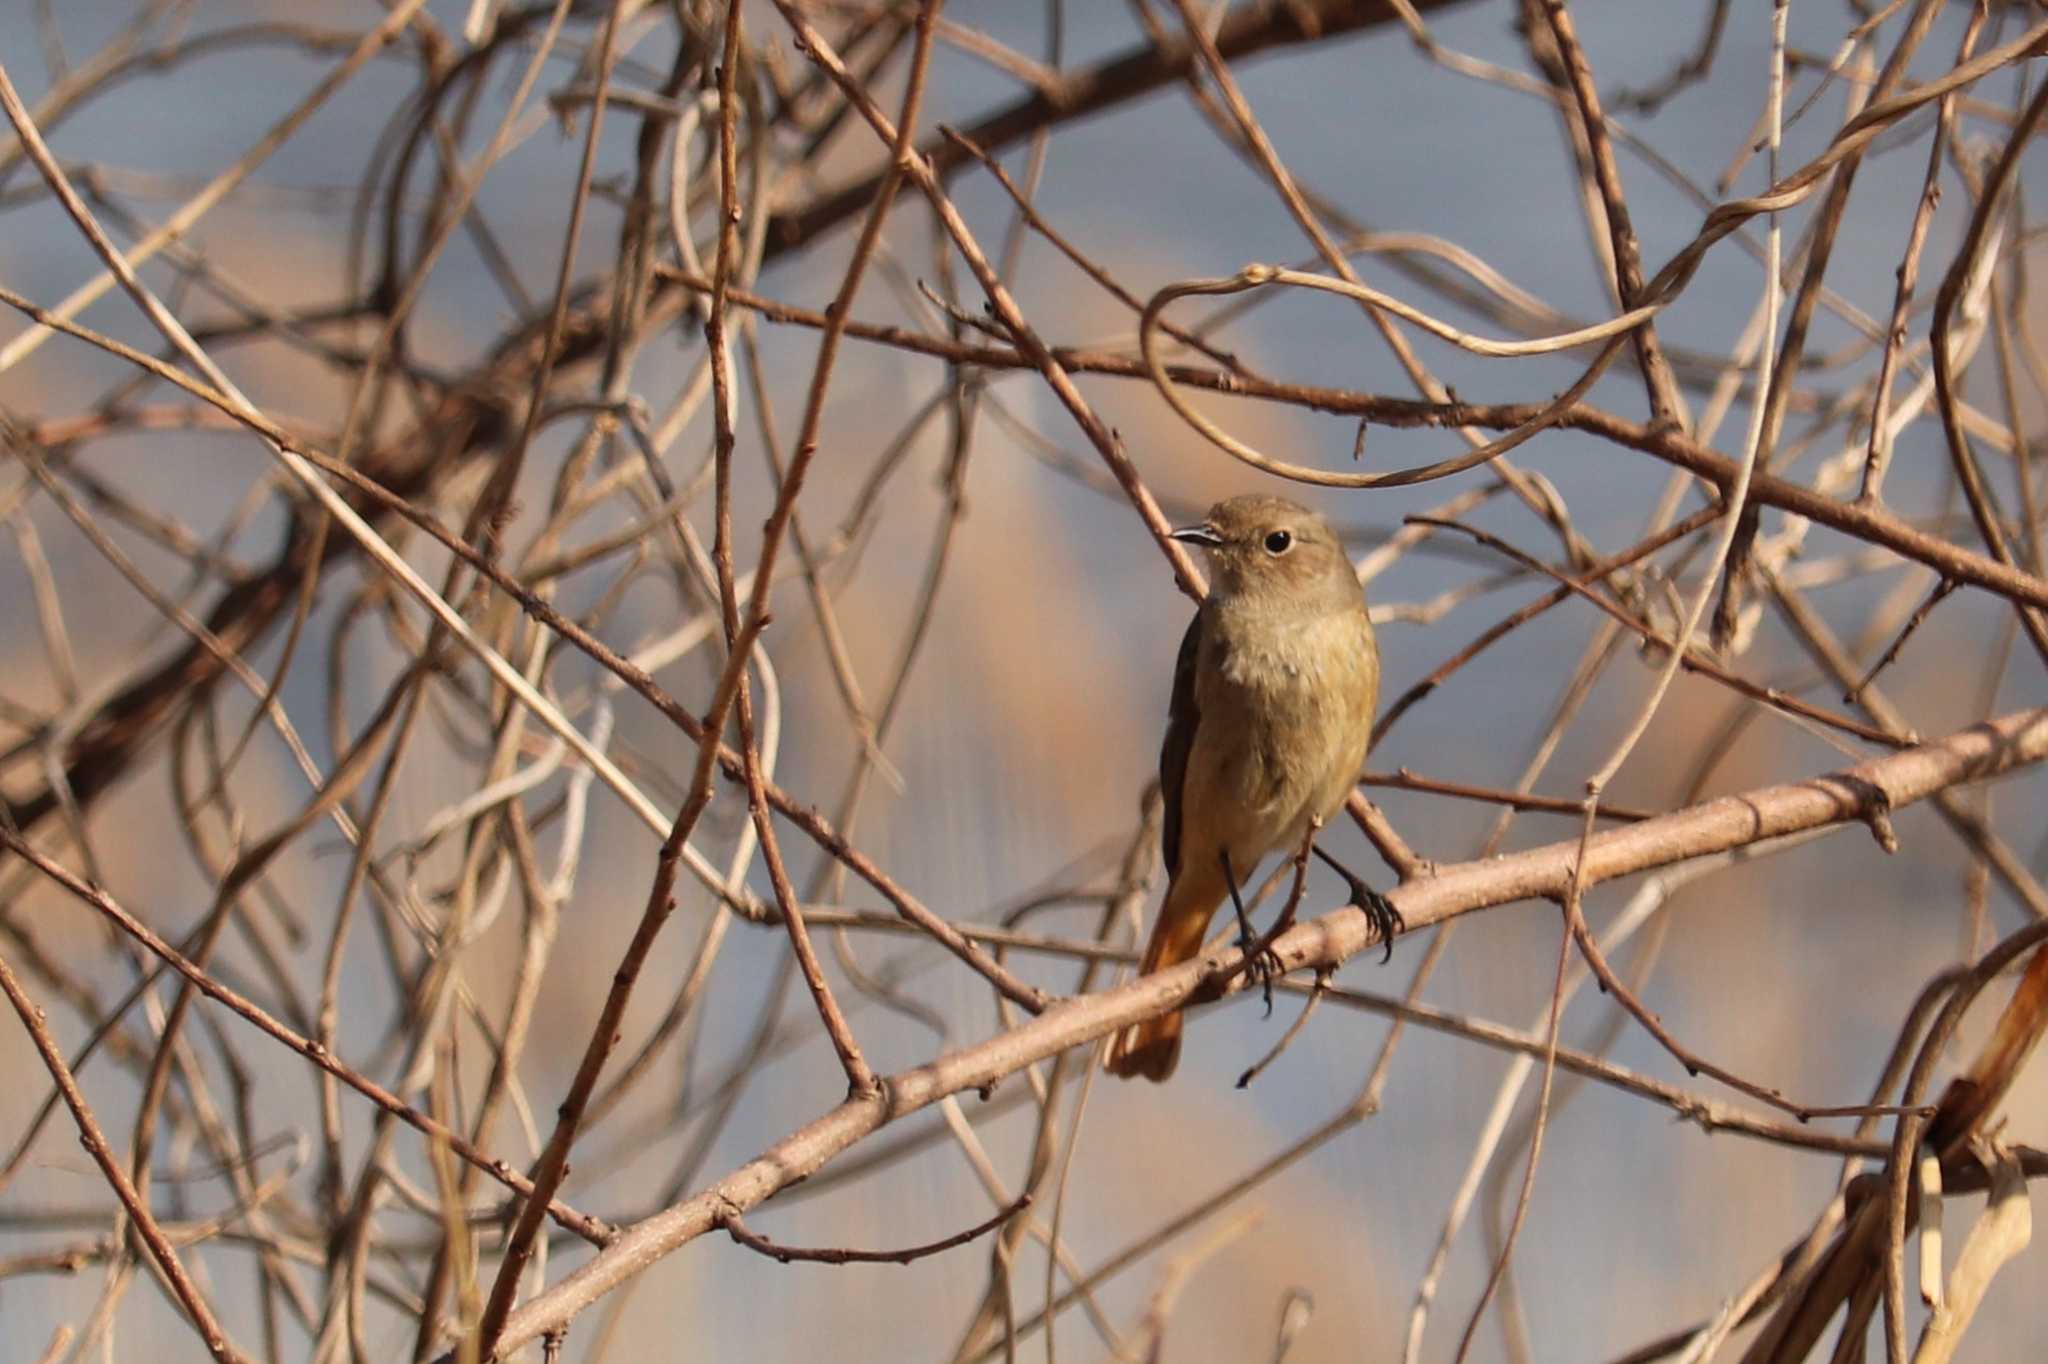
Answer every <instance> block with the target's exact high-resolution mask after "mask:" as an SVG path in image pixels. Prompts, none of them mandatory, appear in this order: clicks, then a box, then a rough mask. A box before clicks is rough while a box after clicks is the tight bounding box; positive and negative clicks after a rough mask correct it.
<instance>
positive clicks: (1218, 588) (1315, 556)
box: [1173, 493, 1359, 604]
mask: <svg viewBox="0 0 2048 1364" xmlns="http://www.w3.org/2000/svg"><path fill="white" fill-rule="evenodd" d="M1173 538H1174V539H1176V540H1179V541H1181V542H1183V543H1184V544H1190V545H1195V546H1198V547H1199V548H1200V549H1201V550H1202V552H1203V554H1204V555H1205V556H1206V557H1207V558H1208V561H1209V568H1210V571H1211V573H1212V574H1213V575H1214V579H1215V581H1214V582H1213V583H1212V584H1211V588H1212V590H1213V591H1214V592H1216V593H1218V594H1220V595H1221V596H1223V597H1225V598H1231V597H1274V598H1277V599H1282V600H1302V601H1314V602H1318V603H1319V604H1320V599H1322V598H1324V597H1326V596H1327V597H1329V598H1331V599H1333V600H1334V601H1339V602H1348V601H1355V600H1356V599H1357V598H1358V595H1359V590H1358V578H1357V575H1356V574H1355V573H1354V572H1353V571H1352V568H1351V561H1350V560H1349V559H1348V558H1346V557H1345V555H1344V547H1343V546H1342V545H1340V544H1339V543H1338V542H1337V536H1336V533H1335V532H1334V531H1332V530H1331V529H1330V523H1329V522H1327V521H1325V520H1323V518H1322V517H1321V516H1318V515H1317V514H1316V513H1315V512H1312V511H1310V510H1309V509H1308V508H1307V507H1304V506H1302V505H1301V504H1300V503H1298V502H1290V501H1289V500H1287V499H1286V498H1284V497H1269V496H1266V495H1265V494H1262V493H1250V494H1246V495H1245V496H1242V497H1233V498H1229V499H1226V500H1225V501H1222V502H1218V503H1217V504H1216V505H1215V506H1213V507H1211V508H1209V514H1208V515H1207V516H1205V517H1203V518H1202V521H1201V524H1199V525H1194V526H1183V527H1181V528H1180V529H1179V530H1176V531H1174V532H1173Z"/></svg>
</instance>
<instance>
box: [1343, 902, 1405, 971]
mask: <svg viewBox="0 0 2048 1364" xmlns="http://www.w3.org/2000/svg"><path fill="white" fill-rule="evenodd" d="M1351 903H1352V904H1354V905H1356V906H1357V907H1358V908H1360V909H1362V910H1364V911H1365V917H1366V918H1367V919H1369V920H1371V921H1372V931H1373V932H1374V933H1375V934H1377V935H1378V936H1379V940H1380V944H1381V945H1382V946H1383V947H1385V948H1386V953H1385V955H1383V956H1382V957H1381V958H1380V962H1381V964H1382V965H1384V964H1385V963H1387V962H1390V961H1392V960H1393V959H1394V935H1395V934H1397V933H1400V932H1402V931H1403V930H1404V929H1406V928H1407V927H1408V925H1407V924H1406V923H1405V922H1403V920H1402V918H1401V911H1400V910H1398V909H1395V908H1394V902H1393V901H1392V900H1389V899H1388V898H1387V897H1386V896H1384V895H1382V894H1380V893H1379V892H1378V891H1376V890H1374V889H1373V888H1372V887H1371V886H1368V885H1367V884H1365V882H1363V881H1353V882H1352V883H1351Z"/></svg>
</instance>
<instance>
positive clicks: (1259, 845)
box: [1106, 494, 1400, 1081]
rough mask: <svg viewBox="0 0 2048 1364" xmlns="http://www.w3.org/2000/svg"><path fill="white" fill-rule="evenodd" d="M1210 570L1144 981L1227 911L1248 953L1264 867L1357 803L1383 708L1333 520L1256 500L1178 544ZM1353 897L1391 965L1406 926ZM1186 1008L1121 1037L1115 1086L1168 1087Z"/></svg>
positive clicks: (1171, 730) (1186, 651)
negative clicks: (1253, 885) (1162, 891)
mask: <svg viewBox="0 0 2048 1364" xmlns="http://www.w3.org/2000/svg"><path fill="white" fill-rule="evenodd" d="M1171 535H1172V538H1173V539H1175V540H1179V541H1181V542H1183V543H1185V544H1190V545H1194V546H1196V547H1198V548H1199V549H1200V550H1201V551H1202V552H1203V555H1204V557H1205V559H1206V560H1207V562H1208V565H1209V570H1210V575H1211V582H1210V587H1209V595H1208V596H1207V598H1205V599H1204V600H1203V602H1202V604H1201V606H1200V607H1199V608H1198V609H1197V610H1196V612H1195V618H1194V620H1192V621H1191V622H1189V624H1188V628H1187V633H1186V635H1185V636H1183V637H1182V639H1181V643H1180V654H1179V657H1178V659H1177V660H1176V662H1175V664H1174V670H1173V692H1172V698H1171V700H1170V701H1169V702H1168V705H1167V720H1166V737H1165V739H1164V740H1163V741H1162V743H1161V744H1160V749H1159V783H1160V791H1161V796H1162V799H1163V804H1164V820H1163V824H1162V829H1161V844H1162V849H1161V850H1162V852H1163V853H1164V859H1165V863H1166V874H1167V887H1166V899H1165V901H1164V903H1163V904H1162V905H1161V906H1160V910H1159V918H1158V921H1157V922H1156V923H1155V924H1154V925H1153V928H1152V936H1151V938H1150V940H1149V941H1148V942H1147V943H1146V945H1145V955H1144V957H1143V959H1142V962H1141V964H1140V965H1139V968H1138V971H1139V974H1140V975H1148V974H1150V973H1152V972H1154V971H1159V970H1163V969H1165V968H1167V967H1169V966H1173V965H1175V964H1177V963H1179V962H1183V961H1186V960H1188V959H1189V958H1191V957H1193V956H1195V955H1197V954H1198V953H1200V951H1201V950H1202V941H1203V939H1204V938H1205V937H1206V936H1207V935H1208V931H1209V922H1210V920H1211V919H1212V918H1214V917H1215V913H1216V910H1217V909H1218V908H1219V907H1220V906H1221V905H1222V903H1223V901H1224V900H1225V899H1226V898H1228V899H1230V900H1231V902H1232V904H1233V905H1235V906H1237V907H1238V913H1239V919H1240V929H1241V932H1242V933H1243V934H1244V938H1243V939H1242V940H1241V945H1243V946H1245V948H1246V950H1247V951H1254V950H1255V949H1256V946H1257V944H1255V943H1253V942H1251V941H1250V936H1251V935H1250V927H1249V924H1248V923H1247V922H1246V921H1245V920H1244V918H1243V909H1242V903H1241V899H1240V897H1239V895H1238V891H1239V888H1240V887H1241V886H1242V885H1243V884H1244V878H1246V877H1248V876H1249V875H1250V874H1251V873H1252V871H1253V870H1254V869H1255V868H1256V867H1257V866H1258V864H1259V862H1260V861H1261V860H1262V859H1264V858H1265V857H1266V855H1267V854H1269V853H1271V852H1273V851H1274V850H1276V849H1282V848H1285V849H1289V850H1294V851H1298V850H1300V849H1301V848H1302V847H1303V846H1304V844H1305V843H1306V842H1307V841H1308V840H1309V839H1310V838H1311V837H1312V836H1313V833H1314V831H1315V830H1316V829H1318V828H1320V827H1321V826H1322V823H1323V821H1325V820H1327V819H1328V818H1329V817H1330V816H1331V815H1333V814H1334V813H1336V810H1337V807H1338V806H1340V805H1342V804H1343V803H1344V801H1345V798H1346V797H1347V796H1349V794H1350V792H1351V788H1352V786H1353V785H1354V783H1356V781H1357V780H1358V777H1359V774H1360V772H1361V771H1362V770H1363V768H1364V766H1365V754H1366V749H1367V747H1368V745H1369V744H1370V742H1371V739H1372V724H1373V712H1374V710H1375V708H1376V707H1377V705H1378V702H1379V686H1380V660H1379V646H1378V643H1377V641H1376V640H1375V639H1374V637H1373V629H1372V621H1371V619H1370V618H1369V617H1368V616H1367V614H1366V602H1365V591H1364V589H1363V588H1362V587H1361V586H1360V585H1359V582H1358V575H1357V573H1356V572H1355V571H1354V570H1353V569H1352V566H1351V561H1350V560H1349V559H1348V558H1347V557H1346V556H1345V554H1344V548H1343V546H1342V545H1341V544H1340V543H1339V541H1338V539H1337V536H1336V533H1335V532H1334V531H1332V530H1331V529H1330V524H1329V522H1327V521H1325V520H1324V519H1323V518H1322V517H1321V516H1319V515H1317V514H1316V513H1315V512H1314V511H1311V510H1310V509H1309V508H1307V507H1304V506H1302V505H1301V504H1300V503H1298V502H1293V501H1290V500H1288V499H1287V498H1284V497H1274V496H1267V495H1263V494H1248V495H1244V496H1239V497H1232V498H1228V499H1226V500H1225V501H1222V502H1218V503H1217V504H1216V505H1215V506H1213V507H1211V508H1210V509H1209V512H1208V515H1207V516H1205V517H1204V518H1203V519H1202V521H1201V522H1200V523H1199V524H1197V525H1192V526H1184V527H1182V528H1180V529H1178V530H1175V531H1173V532H1171ZM1315 851H1316V853H1317V855H1318V856H1320V857H1322V858H1323V860H1324V861H1326V862H1329V863H1330V865H1331V866H1333V867H1335V868H1336V869H1337V871H1338V873H1339V874H1340V875H1342V876H1344V877H1345V879H1346V880H1347V881H1348V882H1349V883H1350V885H1351V890H1352V901H1353V903H1355V904H1358V905H1360V906H1361V907H1362V908H1364V909H1365V910H1366V911H1367V912H1368V913H1369V914H1370V915H1372V917H1373V921H1374V924H1375V926H1376V928H1377V929H1378V931H1379V936H1380V938H1381V940H1382V941H1383V942H1385V943H1387V944H1388V948H1387V950H1388V952H1389V953H1391V952H1392V939H1393V935H1394V933H1395V932H1396V931H1398V929H1399V927H1400V916H1399V915H1398V914H1397V913H1396V912H1395V910H1394V908H1393V906H1392V905H1390V904H1389V903H1388V902H1387V901H1386V899H1385V898H1384V897H1382V896H1379V895H1377V894H1375V893H1374V892H1372V891H1371V890H1370V889H1368V888H1367V887H1366V886H1365V884H1364V882H1363V881H1361V880H1360V879H1359V878H1357V877H1356V876H1353V875H1352V874H1351V873H1350V872H1349V871H1346V870H1345V869H1344V868H1343V867H1341V866H1339V865H1338V864H1337V863H1336V862H1334V861H1332V860H1331V859H1330V858H1329V856H1328V855H1327V854H1325V853H1323V852H1322V850H1321V849H1320V848H1318V849H1316V850H1315ZM1181 1026H1182V1015H1181V1013H1180V1011H1179V1010H1175V1011H1174V1012H1172V1013H1168V1014H1164V1015H1162V1016H1160V1017H1158V1018H1151V1019H1146V1020H1145V1021H1143V1022H1141V1023H1135V1024H1132V1025H1130V1026H1129V1027H1127V1028H1125V1029H1124V1030H1123V1031H1122V1032H1120V1033H1119V1034H1118V1035H1117V1038H1116V1040H1115V1042H1114V1043H1112V1044H1111V1047H1110V1051H1109V1056H1108V1060H1107V1062H1106V1064H1107V1068H1108V1069H1109V1071H1110V1073H1112V1074H1114V1075H1118V1076H1122V1077H1125V1078H1129V1077H1133V1076H1139V1075H1142V1076H1144V1077H1145V1078H1146V1079H1149V1080H1153V1081H1164V1080H1165V1079H1167V1077H1169V1076H1170V1075H1172V1074H1173V1071H1174V1067H1175V1066H1176V1065H1177V1064H1178V1063H1179V1061H1180V1050H1181Z"/></svg>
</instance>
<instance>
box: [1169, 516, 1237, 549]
mask: <svg viewBox="0 0 2048 1364" xmlns="http://www.w3.org/2000/svg"><path fill="white" fill-rule="evenodd" d="M1166 538H1167V539H1169V540H1179V541H1181V542H1182V543H1184V544H1190V545H1200V546H1201V547H1202V548H1203V549H1218V548H1221V547H1222V544H1223V537H1222V536H1220V535H1218V534H1217V533H1216V531H1215V529H1214V528H1213V527H1211V526H1210V525H1209V524H1208V523H1207V522H1206V521H1205V522H1203V523H1202V524H1201V525H1199V526H1182V527H1181V528H1180V529H1179V530H1176V531H1169V532H1167V537H1166Z"/></svg>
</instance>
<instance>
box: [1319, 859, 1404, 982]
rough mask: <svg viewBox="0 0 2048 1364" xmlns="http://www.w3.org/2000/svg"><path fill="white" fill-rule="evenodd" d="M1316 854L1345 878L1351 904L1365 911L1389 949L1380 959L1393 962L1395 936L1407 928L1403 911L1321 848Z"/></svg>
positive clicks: (1374, 930) (1375, 930)
mask: <svg viewBox="0 0 2048 1364" xmlns="http://www.w3.org/2000/svg"><path fill="white" fill-rule="evenodd" d="M1315 854H1316V856H1317V857H1320V858H1322V859H1323V862H1324V864H1325V865H1327V866H1328V867H1329V869H1330V870H1331V871H1334V872H1336V873H1337V875H1339V876H1341V877H1343V878H1344V883H1345V884H1346V885H1348V886H1350V887H1351V903H1352V904H1354V905H1357V906H1358V907H1359V908H1360V909H1362V910H1364V911H1365V917H1366V918H1368V919H1370V920H1372V929H1373V932H1375V933H1377V934H1378V935H1379V939H1380V942H1381V943H1382V944H1383V945H1385V947H1386V949H1387V951H1386V955H1385V956H1384V957H1382V958H1380V960H1381V961H1383V962H1384V961H1391V960H1393V957H1394V935H1395V934H1396V933H1399V932H1400V931H1401V930H1402V929H1404V928H1406V927H1407V925H1406V924H1404V923H1403V922H1402V921H1401V911H1400V910H1398V909H1395V908H1394V905H1393V902H1392V901H1390V900H1389V899H1387V897H1386V896H1384V895H1382V894H1380V893H1379V892H1378V891H1376V890H1374V889H1373V888H1372V887H1371V886H1368V885H1367V884H1366V883H1365V882H1364V881H1363V880H1362V879H1361V878H1360V877H1358V876H1357V875H1356V874H1355V873H1354V872H1352V870H1351V869H1350V868H1349V867H1347V866H1345V865H1344V864H1343V863H1342V862H1339V861H1338V860H1337V859H1336V858H1334V857H1332V856H1330V855H1329V854H1328V853H1326V852H1324V851H1323V850H1322V849H1321V848H1317V849H1315Z"/></svg>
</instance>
